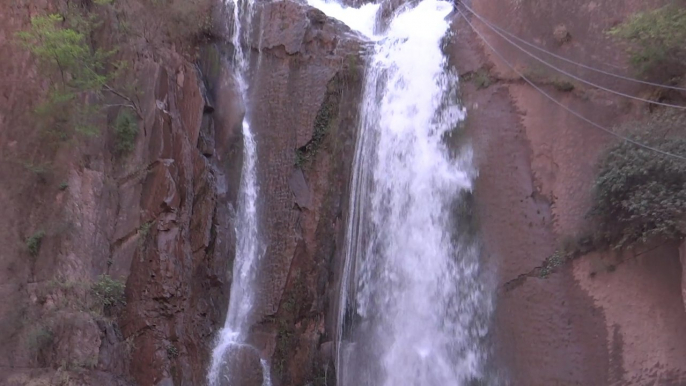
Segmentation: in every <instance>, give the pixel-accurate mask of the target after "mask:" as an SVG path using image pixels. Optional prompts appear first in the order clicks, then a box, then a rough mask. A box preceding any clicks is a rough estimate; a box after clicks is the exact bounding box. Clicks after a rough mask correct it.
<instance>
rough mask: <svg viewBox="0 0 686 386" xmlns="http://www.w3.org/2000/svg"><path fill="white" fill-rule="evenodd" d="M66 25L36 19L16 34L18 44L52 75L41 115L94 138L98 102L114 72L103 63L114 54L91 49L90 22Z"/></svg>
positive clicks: (77, 19) (59, 18) (73, 20)
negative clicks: (89, 37) (92, 102)
mask: <svg viewBox="0 0 686 386" xmlns="http://www.w3.org/2000/svg"><path fill="white" fill-rule="evenodd" d="M70 23H71V25H73V27H70V26H68V25H67V26H65V25H66V22H65V18H64V17H63V16H61V15H57V14H52V15H48V16H36V17H34V18H32V19H31V28H30V29H28V30H27V31H22V32H19V33H18V34H17V38H18V41H19V43H20V44H21V45H22V46H23V47H25V48H26V49H28V50H29V51H31V53H33V54H34V56H35V57H36V59H37V60H38V63H39V65H40V68H41V69H42V70H43V72H44V74H46V75H48V76H52V81H53V82H52V86H51V88H50V90H49V92H48V95H47V98H46V101H45V102H44V103H43V104H41V105H40V106H39V107H38V108H37V110H36V111H37V113H38V114H39V115H41V116H47V117H49V118H52V121H53V123H54V124H55V125H57V126H60V128H61V129H62V130H66V129H67V128H70V127H73V128H74V129H76V131H77V132H80V133H83V134H87V135H93V134H95V133H97V131H96V130H95V129H94V126H95V121H96V120H97V118H98V113H99V110H100V108H99V107H98V106H95V105H93V104H90V103H89V102H90V101H92V100H98V99H99V98H100V97H101V93H102V91H103V90H104V89H105V88H106V87H107V83H108V82H109V81H110V80H112V77H113V76H114V73H113V72H111V71H106V66H105V63H106V62H107V61H108V60H110V58H111V56H112V54H113V52H111V51H103V50H100V49H93V48H92V47H91V46H90V45H89V44H88V40H87V39H86V36H87V33H88V32H90V30H91V29H92V28H93V24H92V22H91V21H90V19H85V18H80V17H76V15H74V17H73V18H70Z"/></svg>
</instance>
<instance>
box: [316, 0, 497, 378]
mask: <svg viewBox="0 0 686 386" xmlns="http://www.w3.org/2000/svg"><path fill="white" fill-rule="evenodd" d="M310 5H313V6H315V7H317V8H319V9H321V10H322V11H323V12H325V13H327V14H328V15H329V16H332V17H334V18H337V19H340V20H341V21H343V22H346V23H347V24H348V25H349V26H351V28H353V29H356V30H358V31H359V32H361V33H362V34H364V35H366V36H367V37H369V38H370V39H371V40H372V41H373V42H374V49H373V52H372V53H371V55H370V57H369V58H368V63H367V68H366V74H365V82H366V83H365V91H364V96H363V100H362V104H361V119H360V126H359V131H358V136H357V144H356V154H355V158H354V165H353V177H352V187H351V191H352V193H351V199H350V208H349V213H348V228H347V236H346V243H347V245H346V257H345V258H346V260H345V267H344V273H343V276H344V277H343V280H342V285H341V287H342V288H341V289H340V294H341V299H340V302H339V303H340V306H339V315H338V316H339V323H338V325H339V332H338V335H339V336H338V337H337V348H336V351H337V352H336V362H337V363H336V368H337V377H338V382H337V384H338V385H339V386H352V385H370V386H380V385H388V386H391V385H413V386H438V385H440V386H447V385H465V384H470V383H471V382H478V381H483V379H484V375H483V373H484V364H485V359H486V350H485V349H484V348H483V347H482V346H483V343H481V342H482V341H483V338H484V336H485V334H486V332H487V330H488V323H487V321H488V317H489V315H490V313H491V301H490V295H489V293H488V292H489V291H487V289H486V288H485V285H484V284H483V280H482V279H481V276H480V275H481V269H480V263H479V253H478V248H477V245H476V243H475V241H474V240H473V238H470V237H468V233H469V231H468V224H467V223H466V221H465V220H464V219H463V218H460V216H458V215H457V214H456V212H458V211H457V210H456V208H460V207H463V206H464V205H468V203H466V202H465V201H464V200H465V197H467V196H468V195H469V193H470V192H471V188H472V181H473V178H474V177H475V175H476V172H475V171H474V168H473V166H472V154H471V150H470V148H469V147H467V146H463V148H461V149H460V150H458V151H456V152H451V151H450V150H449V149H448V147H447V146H446V138H449V137H450V136H452V135H453V134H454V133H455V131H457V130H458V126H459V123H460V121H462V120H463V119H464V117H465V111H464V109H463V108H462V106H461V105H460V103H459V100H458V96H457V88H458V79H457V75H456V74H455V73H454V72H453V71H451V70H450V69H449V68H448V64H447V59H446V57H445V55H444V54H443V52H442V49H441V46H442V43H443V39H444V38H445V37H446V35H447V34H448V32H449V22H448V21H447V20H446V19H447V16H448V15H449V14H450V12H451V11H452V9H453V6H452V4H450V3H448V2H446V1H440V0H423V1H421V2H413V3H412V4H405V5H403V6H400V7H399V8H398V9H397V10H395V12H394V13H393V14H392V16H391V18H390V20H388V21H384V20H383V19H382V17H383V16H382V15H380V14H379V15H375V14H376V13H379V12H381V8H379V6H378V5H376V6H365V7H362V8H360V9H354V8H347V7H343V6H340V5H338V4H335V3H331V2H324V1H322V0H310ZM372 7H376V8H372ZM379 20H381V22H382V23H383V22H386V23H385V25H384V26H383V28H382V27H381V26H379ZM379 31H382V32H379Z"/></svg>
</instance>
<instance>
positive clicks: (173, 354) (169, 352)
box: [167, 344, 179, 360]
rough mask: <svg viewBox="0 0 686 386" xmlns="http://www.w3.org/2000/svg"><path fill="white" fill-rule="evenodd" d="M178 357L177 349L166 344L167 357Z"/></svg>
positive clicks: (171, 358) (172, 358) (170, 358)
mask: <svg viewBox="0 0 686 386" xmlns="http://www.w3.org/2000/svg"><path fill="white" fill-rule="evenodd" d="M178 357H179V349H178V348H176V346H174V345H171V344H170V345H169V346H167V359H169V360H174V359H176V358H178Z"/></svg>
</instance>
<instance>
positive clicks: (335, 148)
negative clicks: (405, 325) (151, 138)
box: [249, 1, 364, 385]
mask: <svg viewBox="0 0 686 386" xmlns="http://www.w3.org/2000/svg"><path fill="white" fill-rule="evenodd" d="M253 26H254V28H256V29H257V30H256V31H255V34H254V36H256V37H257V36H259V39H253V42H254V43H253V52H252V55H253V58H252V64H253V69H252V71H251V76H250V81H251V85H252V86H251V87H252V88H251V91H250V97H249V103H250V108H249V117H250V120H251V128H252V129H253V130H254V132H255V135H256V141H257V146H258V150H257V151H258V176H259V181H260V192H261V193H260V195H261V200H260V202H259V210H260V219H261V221H262V223H261V232H260V234H261V236H262V238H263V241H264V248H265V252H264V253H265V254H264V257H263V258H262V260H261V266H260V268H259V272H260V275H259V279H258V282H259V283H258V288H259V289H258V291H259V292H258V294H259V301H258V309H257V312H256V315H255V321H254V323H255V326H254V328H253V340H254V342H255V345H256V346H257V347H258V348H259V349H260V350H261V351H262V352H263V355H264V356H265V357H268V358H271V361H272V372H273V379H278V381H277V382H280V384H281V385H304V384H308V383H309V382H315V384H323V383H322V382H324V380H325V378H326V377H327V376H332V375H333V369H332V367H331V366H330V363H329V359H327V354H326V351H327V347H329V346H330V344H324V345H323V347H324V348H323V349H322V348H321V347H320V346H322V344H323V343H325V342H326V341H327V340H331V339H332V335H331V328H332V326H331V325H328V324H327V319H326V318H327V315H329V313H332V312H333V313H335V310H334V308H333V305H332V304H331V303H330V299H331V298H332V297H334V296H335V295H334V294H333V292H335V290H336V288H335V286H334V285H333V281H334V280H335V278H334V266H335V259H336V254H338V253H340V251H341V246H342V245H343V240H342V237H343V233H342V229H343V223H342V221H343V219H342V216H343V213H345V201H346V200H347V186H348V180H349V177H348V176H349V173H350V168H351V165H352V157H353V150H354V135H355V128H356V127H357V113H358V108H359V102H360V94H361V89H362V75H363V71H364V67H363V59H362V58H361V53H362V50H363V44H362V40H361V39H360V37H359V36H357V35H356V34H354V33H353V32H352V31H351V30H350V29H349V28H348V27H346V26H345V25H343V24H342V23H340V22H338V21H335V20H333V19H330V18H328V17H326V16H325V15H324V14H323V13H321V12H320V11H318V10H316V9H313V8H310V7H307V6H303V5H301V4H298V3H295V2H290V1H284V2H273V3H264V5H263V6H261V7H260V8H259V9H258V10H257V11H256V16H255V18H254V19H253ZM327 366H328V367H327ZM327 368H328V370H327Z"/></svg>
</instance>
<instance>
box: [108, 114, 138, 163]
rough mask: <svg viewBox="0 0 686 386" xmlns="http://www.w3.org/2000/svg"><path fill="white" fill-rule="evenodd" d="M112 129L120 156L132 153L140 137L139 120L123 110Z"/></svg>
mask: <svg viewBox="0 0 686 386" xmlns="http://www.w3.org/2000/svg"><path fill="white" fill-rule="evenodd" d="M112 128H113V129H114V135H115V140H116V145H117V151H118V152H119V153H120V154H125V153H129V152H131V151H132V150H133V148H134V145H135V142H136V136H137V135H138V120H136V117H135V116H134V115H133V114H132V113H131V112H130V111H128V110H121V111H120V112H119V114H117V118H116V119H115V120H114V125H113V126H112Z"/></svg>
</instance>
